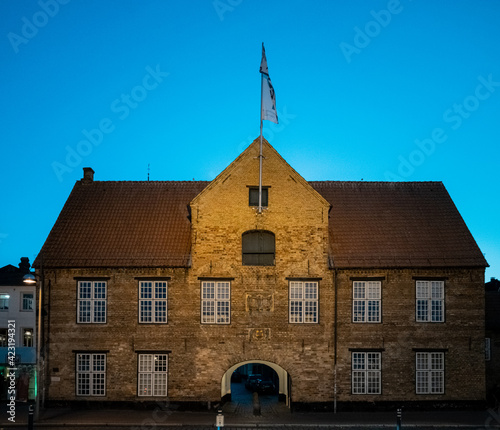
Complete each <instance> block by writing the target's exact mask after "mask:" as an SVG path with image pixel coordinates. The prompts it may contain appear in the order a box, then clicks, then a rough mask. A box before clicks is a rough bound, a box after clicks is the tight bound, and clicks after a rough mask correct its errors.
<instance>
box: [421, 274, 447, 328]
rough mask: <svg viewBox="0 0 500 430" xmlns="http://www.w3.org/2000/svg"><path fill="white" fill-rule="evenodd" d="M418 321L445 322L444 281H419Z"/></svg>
mask: <svg viewBox="0 0 500 430" xmlns="http://www.w3.org/2000/svg"><path fill="white" fill-rule="evenodd" d="M416 320H417V322H443V321H444V281H417V284H416Z"/></svg>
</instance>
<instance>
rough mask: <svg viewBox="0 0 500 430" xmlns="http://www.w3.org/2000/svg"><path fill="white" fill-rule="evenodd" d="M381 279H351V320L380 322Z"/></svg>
mask: <svg viewBox="0 0 500 430" xmlns="http://www.w3.org/2000/svg"><path fill="white" fill-rule="evenodd" d="M381 289H382V282H381V281H353V283H352V321H353V322H364V323H366V322H369V323H378V322H380V316H381V312H380V308H381V306H380V301H381Z"/></svg>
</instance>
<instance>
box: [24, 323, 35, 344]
mask: <svg viewBox="0 0 500 430" xmlns="http://www.w3.org/2000/svg"><path fill="white" fill-rule="evenodd" d="M34 339H35V336H34V333H33V329H32V328H23V346H27V347H30V348H31V347H33V340H34Z"/></svg>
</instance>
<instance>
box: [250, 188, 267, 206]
mask: <svg viewBox="0 0 500 430" xmlns="http://www.w3.org/2000/svg"><path fill="white" fill-rule="evenodd" d="M268 195H269V193H268V187H262V206H265V207H267V205H268V204H267V203H268ZM248 205H249V206H259V187H249V188H248Z"/></svg>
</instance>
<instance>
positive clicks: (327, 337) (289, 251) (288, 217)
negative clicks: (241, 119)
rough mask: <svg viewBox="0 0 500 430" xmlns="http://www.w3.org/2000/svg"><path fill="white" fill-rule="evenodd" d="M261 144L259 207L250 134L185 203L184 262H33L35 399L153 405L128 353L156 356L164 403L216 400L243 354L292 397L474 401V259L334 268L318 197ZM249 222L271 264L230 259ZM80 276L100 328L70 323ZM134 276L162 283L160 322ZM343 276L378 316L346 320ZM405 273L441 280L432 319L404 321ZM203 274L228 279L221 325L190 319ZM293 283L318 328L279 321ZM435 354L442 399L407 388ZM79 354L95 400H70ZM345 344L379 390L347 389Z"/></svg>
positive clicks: (480, 270) (410, 288) (408, 305)
mask: <svg viewBox="0 0 500 430" xmlns="http://www.w3.org/2000/svg"><path fill="white" fill-rule="evenodd" d="M265 150H266V152H265V156H266V159H265V170H264V176H263V185H264V186H266V187H268V192H269V205H268V207H267V208H265V209H264V210H263V212H262V213H258V210H257V208H256V207H252V206H249V201H248V198H249V195H248V193H249V188H248V187H251V186H256V185H258V181H259V178H258V158H257V155H258V145H257V143H256V142H254V144H252V145H251V146H250V147H249V148H248V149H247V150H246V151H245V152H244V153H243V154H242V155H241V156H240V157H238V158H237V159H236V160H235V161H234V162H233V163H232V164H231V165H230V166H229V167H228V168H227V169H225V170H224V171H223V172H222V173H221V174H220V175H219V176H218V177H217V178H216V179H215V180H214V181H213V182H211V183H210V184H209V185H208V186H207V187H206V188H205V189H204V190H203V191H202V192H201V193H199V194H198V195H197V196H196V197H195V198H194V199H193V200H192V201H191V203H190V210H189V215H188V216H189V220H190V243H189V244H188V245H189V249H190V254H189V260H190V262H189V264H188V265H186V266H184V267H174V265H172V266H171V267H166V266H161V265H158V266H157V267H146V266H141V267H137V266H134V265H133V264H129V265H125V264H123V265H122V266H117V265H109V266H106V265H105V264H103V265H102V266H98V265H97V266H96V265H93V266H94V267H84V265H81V266H80V267H77V265H73V267H71V266H70V265H68V266H67V267H61V266H60V267H57V263H56V262H53V263H49V264H45V266H44V306H45V309H46V311H47V312H46V314H45V317H44V327H43V328H44V333H45V339H46V343H45V347H44V355H45V385H46V391H45V395H46V399H47V400H49V401H54V402H57V401H78V400H85V401H110V402H112V401H129V402H141V401H146V400H150V401H151V400H156V399H155V398H153V397H142V396H138V394H137V392H138V354H140V353H150V352H164V353H168V398H169V399H170V400H171V401H174V402H219V401H220V400H221V397H223V396H225V395H227V394H229V392H228V387H230V385H228V384H227V378H228V377H230V375H228V374H227V371H228V370H229V369H230V368H232V367H234V366H235V365H237V364H238V363H245V362H252V361H256V362H263V363H269V364H270V365H272V366H274V367H275V368H276V370H278V371H279V372H281V373H278V374H279V376H280V393H281V395H282V396H283V397H284V398H286V400H287V401H291V402H292V403H297V404H300V403H325V404H326V403H331V402H333V401H334V400H336V401H338V402H370V403H372V402H384V401H388V402H395V401H399V402H401V401H428V400H430V401H439V402H449V401H480V400H482V399H484V394H485V393H484V385H485V381H484V292H483V282H484V279H483V277H484V267H473V268H471V267H469V268H467V267H428V268H426V267H421V266H419V267H416V268H412V267H396V268H391V267H385V268H384V267H380V268H377V267H371V268H368V267H361V268H355V267H348V268H342V267H336V266H335V264H334V260H335V256H333V259H332V255H331V251H330V250H331V243H330V242H331V241H332V240H335V237H333V238H332V233H331V228H330V224H331V220H330V219H329V212H330V207H331V203H330V202H329V201H327V200H326V199H325V198H324V197H323V196H322V195H321V194H319V193H318V192H317V191H316V190H315V189H314V188H313V187H312V186H311V185H310V184H309V183H307V182H306V181H305V180H304V179H303V178H302V177H300V175H298V174H297V173H296V172H295V171H294V170H293V169H292V168H291V167H290V166H289V165H288V164H287V163H286V162H285V161H284V160H283V159H282V158H281V156H280V155H279V154H278V153H277V152H276V151H275V150H274V149H273V148H272V147H271V146H270V145H268V144H267V143H266V144H265ZM123 210H126V209H123ZM151 228H152V229H154V226H151ZM254 230H256V231H266V232H272V233H273V234H274V237H275V262H274V265H268V266H252V265H243V264H242V236H243V234H244V233H245V232H248V231H254ZM172 234H173V235H175V234H176V232H175V231H172ZM75 246H78V243H75ZM42 252H43V250H42ZM145 257H146V256H145ZM332 260H333V261H332ZM53 261H55V260H53ZM181 266H182V265H181ZM81 279H103V280H105V281H106V285H107V314H106V323H105V324H82V323H78V322H77V312H78V310H77V284H78V280H81ZM141 279H166V280H168V323H167V324H152V323H147V324H144V323H139V304H138V302H139V299H138V298H139V281H140V280H141ZM356 279H366V280H370V279H377V280H380V282H381V302H380V303H381V321H380V322H377V323H357V322H356V323H355V322H353V303H352V301H353V280H356ZM418 279H440V280H443V281H444V285H445V287H444V288H445V289H444V292H445V299H444V305H445V320H444V322H437V323H436V322H434V323H420V322H419V323H417V322H416V321H415V288H416V287H415V282H416V280H418ZM207 280H208V281H218V280H224V281H227V282H230V296H231V297H230V323H229V324H202V322H201V318H202V317H201V313H202V311H201V301H202V298H201V283H202V282H204V281H207ZM294 280H302V281H305V280H310V281H314V282H318V286H319V288H318V290H319V299H318V310H317V318H318V322H317V323H291V322H289V313H290V299H289V292H290V282H293V281H294ZM434 350H435V351H442V352H444V356H445V369H444V374H445V381H444V393H443V394H434V395H422V394H418V395H417V394H416V393H415V383H416V382H415V379H416V376H415V374H416V369H415V354H416V352H418V351H434ZM85 351H88V352H103V353H105V354H106V393H105V396H78V395H77V394H76V384H77V382H76V380H77V375H76V372H77V370H76V365H75V362H76V355H77V354H79V353H81V352H85ZM353 351H376V352H380V354H381V393H380V394H352V381H351V376H352V368H351V367H352V363H351V357H352V352H353ZM335 363H336V365H335ZM335 382H336V384H337V387H336V390H335ZM335 391H336V393H337V394H336V395H335Z"/></svg>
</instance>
